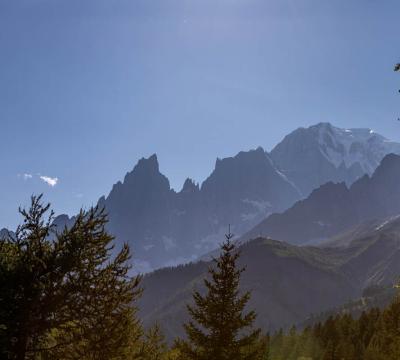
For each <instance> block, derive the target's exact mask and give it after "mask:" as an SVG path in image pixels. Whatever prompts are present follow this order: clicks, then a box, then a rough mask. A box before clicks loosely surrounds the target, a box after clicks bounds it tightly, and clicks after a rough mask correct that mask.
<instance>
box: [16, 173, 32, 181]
mask: <svg viewBox="0 0 400 360" xmlns="http://www.w3.org/2000/svg"><path fill="white" fill-rule="evenodd" d="M18 177H20V178H23V179H24V180H29V179H32V177H33V175H32V174H28V173H24V174H18Z"/></svg>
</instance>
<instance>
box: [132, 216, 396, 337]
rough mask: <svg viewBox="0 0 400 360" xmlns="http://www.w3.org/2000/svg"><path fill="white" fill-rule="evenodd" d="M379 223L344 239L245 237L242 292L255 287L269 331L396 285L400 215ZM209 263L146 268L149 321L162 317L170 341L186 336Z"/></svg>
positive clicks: (254, 303) (144, 308)
mask: <svg viewBox="0 0 400 360" xmlns="http://www.w3.org/2000/svg"><path fill="white" fill-rule="evenodd" d="M376 224H377V226H376V227H374V228H373V229H372V230H371V223H370V222H366V223H364V224H363V225H362V226H359V227H358V231H353V232H348V233H347V235H345V234H344V233H343V234H342V236H341V237H342V238H345V237H347V238H346V240H345V241H342V242H340V243H335V242H334V241H333V240H332V241H331V242H330V246H324V247H322V246H320V247H315V246H296V245H290V244H287V243H284V242H279V241H274V240H271V239H266V238H261V237H259V238H256V239H254V240H251V241H249V242H247V243H245V244H243V245H242V246H241V247H240V251H241V258H240V265H245V266H246V267H247V269H246V272H245V273H244V274H243V277H242V281H241V291H246V290H251V291H252V297H251V301H250V303H249V308H254V309H257V313H258V319H257V322H258V325H259V326H261V327H262V328H263V329H264V330H265V331H274V330H277V329H279V328H280V327H289V326H291V325H292V324H296V323H302V322H304V321H306V320H307V319H310V315H311V314H315V315H318V314H320V313H321V312H324V311H328V310H331V309H332V308H338V307H340V306H342V305H343V304H345V303H350V302H351V301H352V300H353V299H359V298H360V297H361V296H363V294H364V296H365V291H364V290H365V289H373V288H374V287H376V286H381V287H390V286H392V284H393V283H394V282H396V281H397V279H398V274H400V217H393V218H385V219H381V220H380V221H378V222H376ZM361 227H363V230H362V229H361ZM357 234H359V235H357ZM360 234H363V235H360ZM210 265H211V263H210V262H203V261H201V262H197V263H192V264H188V265H181V266H178V267H175V268H166V269H161V270H158V271H155V272H153V273H151V274H148V275H146V276H145V277H144V279H143V284H142V285H143V288H144V293H143V297H142V299H141V300H140V316H141V318H142V319H143V321H144V323H145V324H146V325H151V324H152V323H154V322H155V321H156V320H157V321H158V322H159V323H160V324H161V326H162V328H163V330H164V331H165V332H166V334H167V338H168V339H169V340H171V339H173V338H174V337H175V336H177V335H178V336H182V335H183V331H182V322H184V321H186V320H187V319H188V318H187V312H186V307H185V304H188V303H191V302H192V295H191V294H192V291H193V289H197V290H199V291H203V290H204V288H203V285H202V279H203V278H204V277H205V276H206V274H207V268H208V267H209V266H210Z"/></svg>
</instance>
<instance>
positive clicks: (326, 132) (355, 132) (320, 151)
mask: <svg viewBox="0 0 400 360" xmlns="http://www.w3.org/2000/svg"><path fill="white" fill-rule="evenodd" d="M389 153H395V154H400V144H399V143H396V142H393V141H390V140H388V139H386V138H385V137H384V136H382V135H380V134H377V133H376V132H374V131H373V130H372V129H365V128H361V129H341V128H338V127H335V126H333V125H331V124H330V123H319V124H316V125H313V126H310V127H308V128H299V129H297V130H295V131H293V132H292V133H290V134H289V135H287V136H286V137H285V138H284V139H283V140H282V141H281V142H280V143H279V144H278V145H277V146H276V147H275V148H274V149H273V150H272V151H271V157H272V159H273V160H274V162H275V164H276V165H277V166H278V167H279V168H280V170H281V171H282V172H283V173H284V174H285V175H286V176H287V177H288V178H289V179H290V180H292V181H293V182H294V183H295V184H296V185H297V186H298V187H299V188H300V189H301V191H302V192H303V195H304V196H307V195H308V194H309V193H310V192H311V191H312V190H313V189H315V188H317V187H318V186H320V185H322V184H324V183H326V182H327V181H334V182H339V181H345V182H346V183H347V184H351V183H352V182H354V181H355V180H356V179H357V178H359V177H360V176H362V175H364V174H368V175H371V174H372V173H373V172H374V170H375V169H376V168H377V166H378V165H379V163H380V161H381V160H382V159H383V157H384V156H385V155H387V154H389Z"/></svg>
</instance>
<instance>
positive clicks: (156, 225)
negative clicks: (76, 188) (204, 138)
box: [56, 123, 400, 272]
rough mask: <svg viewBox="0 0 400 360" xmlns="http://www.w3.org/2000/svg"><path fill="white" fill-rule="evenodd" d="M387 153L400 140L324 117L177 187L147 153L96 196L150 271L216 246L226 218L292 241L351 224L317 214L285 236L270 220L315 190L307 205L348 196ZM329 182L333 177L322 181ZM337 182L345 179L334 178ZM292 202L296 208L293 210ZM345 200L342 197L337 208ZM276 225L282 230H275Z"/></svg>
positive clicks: (242, 229)
mask: <svg viewBox="0 0 400 360" xmlns="http://www.w3.org/2000/svg"><path fill="white" fill-rule="evenodd" d="M389 153H399V154H400V144H398V143H394V142H391V141H389V140H387V139H386V138H384V137H383V136H381V135H379V134H376V133H375V132H373V131H372V130H370V129H339V128H337V127H334V126H332V125H331V124H329V123H320V124H317V125H314V126H311V127H309V128H300V129H297V130H295V131H294V132H292V133H291V134H289V135H287V136H286V137H285V138H284V139H283V140H282V141H281V142H280V143H279V144H278V145H277V146H275V147H274V148H273V149H272V151H271V152H266V151H264V150H263V148H261V147H258V148H257V149H255V150H250V151H242V152H239V153H238V154H237V155H236V156H234V157H228V158H224V159H217V160H216V163H215V168H214V170H213V172H212V173H211V174H210V176H209V177H208V178H207V179H206V180H205V181H204V182H203V183H202V184H201V185H199V184H197V183H195V182H194V181H193V180H191V179H187V180H186V181H185V183H184V185H183V188H182V189H181V190H180V191H175V190H174V189H172V188H171V186H170V183H169V180H168V179H167V177H166V176H164V175H163V174H161V173H160V171H159V164H158V159H157V156H156V155H152V156H150V157H149V158H147V159H145V158H142V159H141V160H139V162H138V163H137V164H136V166H135V167H134V169H133V170H132V171H131V172H129V173H127V174H126V176H125V178H124V180H123V181H121V182H118V183H116V184H115V185H114V186H113V187H112V190H111V192H110V193H109V195H108V196H104V197H101V198H100V199H99V201H98V205H99V206H101V207H103V206H104V207H105V208H106V210H107V212H108V214H109V220H110V221H109V224H108V229H109V231H110V232H111V233H112V234H114V235H115V236H116V239H117V242H118V243H121V242H123V241H126V242H128V243H129V244H130V245H131V246H132V248H133V250H134V255H135V265H136V267H137V270H138V271H142V272H146V271H150V270H152V269H155V268H160V267H162V266H169V265H176V264H180V263H185V262H188V261H192V260H195V259H197V258H199V256H201V255H203V254H204V253H207V252H209V251H212V250H213V249H215V248H217V247H218V244H219V242H220V241H221V238H222V237H223V234H224V233H225V231H226V229H227V228H228V225H229V224H230V225H231V229H232V232H234V233H235V234H236V235H238V236H242V235H244V234H250V235H251V236H254V234H256V233H257V235H259V233H264V231H265V233H266V234H269V233H271V235H273V234H275V232H274V231H277V235H279V236H277V238H279V239H281V240H286V241H292V242H295V243H300V242H301V243H304V242H307V241H310V240H315V239H316V238H318V237H326V236H330V235H332V234H333V233H334V231H336V228H337V229H339V230H341V228H344V227H345V226H346V225H347V224H349V225H351V224H352V223H353V219H352V218H351V219H349V220H347V219H346V217H345V216H342V218H343V221H344V224H343V225H340V224H336V223H335V224H334V226H333V227H332V231H331V230H329V229H328V230H326V231H322V230H321V229H319V228H318V226H319V227H322V228H323V227H324V226H325V225H324V224H322V222H323V219H322V220H321V219H312V220H310V221H314V220H315V221H317V222H318V221H320V223H319V224H320V225H318V224H317V225H318V226H317V228H318V229H317V230H315V231H314V232H313V231H311V230H310V229H309V230H307V231H308V232H307V231H305V230H304V234H303V233H302V234H301V236H299V237H296V239H292V238H291V236H290V235H288V234H289V232H290V228H291V227H292V225H291V227H290V228H287V229H283V228H281V226H280V225H279V224H278V225H273V224H274V221H275V222H278V223H279V221H280V220H276V219H283V218H284V217H279V216H280V215H272V216H270V215H271V214H277V213H283V214H288V213H287V212H285V211H289V212H290V211H291V213H292V212H296V211H297V210H296V209H299V208H300V209H301V206H303V205H302V204H303V203H300V204H299V203H297V202H298V201H299V200H303V199H305V198H307V197H308V196H309V195H310V193H311V198H312V200H310V201H309V202H308V204H310V203H311V202H312V201H314V202H315V203H318V201H319V200H318V199H319V198H321V201H325V198H324V194H325V193H326V194H327V195H326V196H327V197H328V198H329V196H333V197H335V198H336V196H339V198H340V196H342V197H343V201H345V202H346V201H347V202H348V201H351V200H350V199H349V198H347V197H346V196H345V195H344V194H345V193H347V192H348V189H347V186H350V185H351V184H352V183H353V182H354V181H356V180H357V179H358V178H359V177H362V176H364V175H371V174H372V173H373V172H374V171H375V169H376V167H377V166H378V164H379V163H380V161H381V160H382V159H383V157H384V156H385V155H387V154H389ZM366 179H367V178H364V180H362V181H367V180H366ZM326 182H331V183H329V184H327V185H324V184H325V183H326ZM338 182H339V183H340V182H344V183H345V184H346V185H345V184H339V185H336V183H338ZM358 183H359V182H358ZM359 184H360V183H359ZM321 185H324V186H323V187H322V188H320V189H318V191H317V192H312V191H313V190H314V189H317V188H319V187H320V186H321ZM361 188H362V187H361ZM360 191H361V190H360ZM354 192H356V191H355V190H354ZM328 194H331V195H328ZM293 204H296V205H295V210H293V209H290V208H291V207H292V206H293ZM342 205H344V204H339V203H338V206H339V208H342ZM288 209H290V210H288ZM346 209H347V207H346ZM338 211H339V210H338ZM321 215H322V214H321ZM283 216H288V215H283ZM311 218H312V216H311V215H310V219H311ZM339 218H340V216H338V220H337V221H340V220H339ZM265 219H267V220H265ZM269 219H273V220H269ZM274 219H275V220H274ZM288 219H289V217H288ZM325 220H326V219H325ZM71 221H73V218H72V219H71V218H68V217H66V216H65V215H63V216H61V218H58V219H56V223H57V224H60V225H62V224H68V223H71ZM265 221H266V222H267V223H266V224H267V225H264V223H265ZM282 221H283V220H282ZM325 222H326V221H325ZM260 223H261V224H260ZM274 226H277V227H278V228H279V229H281V230H279V229H278V230H273V229H274ZM309 228H311V226H309ZM328 228H329V227H328ZM252 229H253V230H252ZM249 231H250V232H249ZM280 231H286V232H287V234H286V233H285V234H286V235H287V236H286V235H285V236H283V237H282V238H281V237H280V235H281V232H280ZM309 233H310V234H311V235H312V236H311V238H308V234H309ZM303 235H304V236H303Z"/></svg>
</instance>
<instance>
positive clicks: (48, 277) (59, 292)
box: [0, 196, 140, 360]
mask: <svg viewBox="0 0 400 360" xmlns="http://www.w3.org/2000/svg"><path fill="white" fill-rule="evenodd" d="M49 209H50V205H43V204H42V202H41V196H39V197H32V204H31V207H30V209H29V210H27V211H25V210H20V211H21V214H22V215H23V217H24V222H23V224H22V225H21V226H20V227H19V228H18V230H17V233H16V236H15V237H14V238H12V239H3V240H0V294H1V296H0V324H2V327H3V328H5V329H6V331H3V332H1V333H0V334H1V338H0V344H1V345H2V348H1V351H2V354H1V355H2V356H3V358H9V359H18V360H19V359H27V358H29V359H30V358H37V357H38V356H40V357H41V358H42V359H105V358H106V359H123V358H125V356H126V354H127V353H128V352H131V350H132V347H133V346H134V345H135V344H136V341H137V339H138V337H139V336H140V331H139V329H140V326H139V323H138V321H137V320H136V316H135V313H136V308H135V306H134V304H135V300H136V299H137V297H138V296H139V295H140V289H139V281H140V277H130V276H129V270H130V267H129V265H128V264H127V261H128V259H129V257H130V255H129V248H128V247H127V246H126V245H125V246H124V247H123V248H122V250H121V251H120V252H119V253H118V254H116V256H114V257H113V256H112V251H113V245H112V241H113V237H112V236H111V235H109V234H108V233H107V232H106V230H105V224H106V222H107V218H106V215H105V213H104V211H103V210H101V209H98V208H91V209H90V210H88V211H81V212H80V214H79V215H78V216H77V218H76V219H75V223H74V225H73V226H72V227H71V228H65V229H64V230H63V231H62V232H61V233H58V232H56V231H55V229H54V226H53V225H52V223H53V213H52V212H51V213H50V215H49V216H48V217H46V213H47V212H48V211H49Z"/></svg>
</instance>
